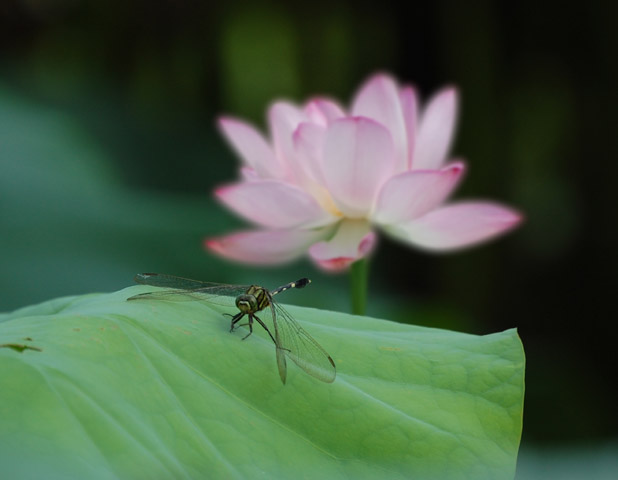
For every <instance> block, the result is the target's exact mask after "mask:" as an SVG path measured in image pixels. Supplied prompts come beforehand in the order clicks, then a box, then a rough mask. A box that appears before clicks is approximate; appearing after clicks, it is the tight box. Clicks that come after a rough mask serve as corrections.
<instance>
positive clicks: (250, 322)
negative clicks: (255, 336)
mask: <svg viewBox="0 0 618 480" xmlns="http://www.w3.org/2000/svg"><path fill="white" fill-rule="evenodd" d="M238 320H240V318H239V319H238ZM260 323H261V322H260ZM246 325H249V333H247V335H245V336H244V337H242V339H243V340H244V339H245V338H247V337H248V336H249V335H251V334H252V333H253V314H252V313H250V314H249V322H248V323H245V324H244V325H243V326H246Z"/></svg>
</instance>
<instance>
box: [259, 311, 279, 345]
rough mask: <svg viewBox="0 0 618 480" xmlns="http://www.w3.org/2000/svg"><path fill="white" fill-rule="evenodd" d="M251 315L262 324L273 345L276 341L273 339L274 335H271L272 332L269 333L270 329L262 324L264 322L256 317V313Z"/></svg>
mask: <svg viewBox="0 0 618 480" xmlns="http://www.w3.org/2000/svg"><path fill="white" fill-rule="evenodd" d="M253 317H254V318H255V319H256V320H257V321H258V322H259V323H260V325H262V327H264V330H266V331H267V332H268V335H270V338H271V339H272V341H273V343H274V344H275V345H277V341H276V340H275V337H273V334H272V333H270V330H269V329H268V327H267V326H266V325H265V324H264V322H263V321H262V320H260V317H258V316H257V315H253Z"/></svg>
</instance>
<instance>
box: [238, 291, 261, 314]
mask: <svg viewBox="0 0 618 480" xmlns="http://www.w3.org/2000/svg"><path fill="white" fill-rule="evenodd" d="M236 307H238V310H240V311H241V312H242V313H255V312H257V311H258V301H257V299H256V298H255V296H254V295H249V294H245V295H238V297H236Z"/></svg>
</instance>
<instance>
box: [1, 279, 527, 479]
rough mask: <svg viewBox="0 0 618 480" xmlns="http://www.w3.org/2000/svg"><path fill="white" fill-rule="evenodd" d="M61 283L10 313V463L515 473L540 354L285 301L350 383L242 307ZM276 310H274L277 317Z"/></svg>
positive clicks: (453, 475) (4, 351)
mask: <svg viewBox="0 0 618 480" xmlns="http://www.w3.org/2000/svg"><path fill="white" fill-rule="evenodd" d="M149 290H152V289H151V288H147V287H142V286H137V287H131V288H127V289H125V290H122V291H119V292H116V293H112V294H94V295H86V296H80V297H72V298H61V299H56V300H52V301H48V302H46V303H43V304H40V305H36V306H32V307H26V308H23V309H21V310H18V311H16V312H14V313H11V314H4V315H2V316H0V385H1V386H2V387H1V390H0V465H1V469H2V474H3V477H4V478H12V479H15V478H46V479H50V478H88V479H104V478H140V479H144V478H329V479H332V478H354V479H357V478H383V477H388V478H418V479H431V478H439V479H460V478H461V479H463V478H474V479H484V478H487V479H492V480H496V479H507V478H508V479H512V478H513V477H514V473H515V464H516V459H517V451H518V447H519V441H520V435H521V426H522V408H523V391H524V353H523V349H522V345H521V342H520V340H519V337H518V336H517V333H516V331H515V330H507V331H505V332H501V333H496V334H491V335H486V336H475V335H467V334H462V333H456V332H451V331H444V330H436V329H429V328H421V327H414V326H409V325H402V324H396V323H393V322H389V321H385V320H377V319H373V318H367V317H358V316H351V315H345V314H340V313H335V312H326V311H319V310H315V309H310V308H298V307H286V308H287V310H288V312H289V313H290V314H291V315H292V316H293V317H294V318H296V319H297V320H298V322H299V323H300V324H302V326H303V328H305V330H307V332H309V333H310V334H311V335H312V336H313V337H314V338H315V339H316V340H317V341H318V342H319V343H320V344H321V345H322V346H323V347H324V348H325V349H326V350H327V351H328V352H329V353H330V355H331V356H332V357H333V359H334V361H335V362H336V364H337V378H336V380H335V381H334V383H330V384H329V383H324V382H320V381H319V380H317V379H315V378H313V377H311V376H309V375H307V374H306V373H305V372H304V371H303V370H301V369H300V368H298V367H297V366H296V365H295V364H294V363H293V362H288V377H287V384H286V385H283V384H282V383H281V381H280V379H279V375H278V373H277V365H276V361H275V348H274V345H273V342H272V341H271V340H270V338H269V337H268V336H267V334H266V333H265V332H264V331H263V330H262V329H261V328H260V327H259V326H258V327H256V329H255V330H254V334H253V335H252V336H250V337H248V338H247V339H246V340H245V341H241V338H242V337H243V336H244V335H245V334H246V332H243V331H242V330H243V329H242V328H241V329H240V330H237V331H235V332H233V333H230V332H229V317H224V316H223V315H222V313H224V312H225V313H234V309H233V308H231V309H230V308H226V307H224V306H218V305H214V304H210V303H204V302H168V301H136V302H135V301H134V302H127V301H126V298H127V297H130V296H132V295H135V294H138V293H143V292H146V291H149ZM261 318H262V319H264V320H265V321H266V320H267V319H268V315H267V314H264V315H261Z"/></svg>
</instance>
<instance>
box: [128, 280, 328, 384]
mask: <svg viewBox="0 0 618 480" xmlns="http://www.w3.org/2000/svg"><path fill="white" fill-rule="evenodd" d="M135 281H136V282H137V283H140V284H142V285H149V286H152V287H162V288H165V289H166V290H159V291H154V292H148V293H141V294H139V295H135V296H133V297H129V298H128V299H127V300H171V301H191V300H200V301H205V302H209V303H215V304H223V305H229V304H230V303H231V302H232V299H233V302H234V304H235V305H236V308H238V310H239V311H238V313H236V314H235V315H230V314H226V315H229V316H231V317H232V320H231V324H230V332H233V331H234V329H235V328H237V327H240V326H248V327H249V333H248V334H247V335H245V336H244V337H243V340H245V339H246V338H247V337H249V336H250V335H251V334H252V333H253V322H254V321H257V322H258V323H259V324H260V325H261V326H262V327H263V328H264V330H266V332H267V333H268V335H269V336H270V338H271V340H272V341H273V343H274V344H275V352H276V359H277V367H278V370H279V377H280V378H281V381H282V382H283V384H284V385H285V381H286V378H287V362H286V357H287V358H290V359H292V361H294V363H296V365H298V366H299V367H300V368H301V369H303V370H304V371H305V372H307V373H308V374H309V375H311V376H312V377H314V378H317V379H318V380H321V381H323V382H327V383H331V382H333V381H334V380H335V376H336V367H335V362H334V361H333V359H332V357H331V356H330V355H329V354H328V353H327V352H326V350H324V348H322V346H321V345H320V344H319V343H318V342H317V341H316V340H314V338H313V337H312V336H311V335H309V334H308V333H307V332H306V331H305V330H304V329H303V328H302V327H301V326H300V325H299V324H298V322H297V321H296V320H294V318H293V317H292V316H291V315H290V314H289V313H288V312H287V311H286V310H285V309H284V308H283V307H282V306H281V305H279V304H278V303H277V302H276V301H275V300H274V298H273V297H275V295H278V294H279V293H281V292H285V291H286V290H289V289H290V288H304V287H306V286H307V285H309V284H310V283H311V280H309V279H308V278H301V279H299V280H297V281H295V282H290V283H288V284H286V285H282V286H281V287H278V288H275V289H274V290H268V289H266V288H264V287H261V286H259V285H226V284H224V283H211V282H202V281H200V280H190V279H188V278H182V277H176V276H174V275H166V274H161V273H139V274H137V275H136V276H135ZM230 297H231V298H230ZM267 308H270V313H271V316H272V324H273V330H274V333H273V332H271V330H270V329H269V328H268V326H267V325H266V324H265V323H264V322H263V321H262V320H261V319H260V317H258V316H257V313H258V312H262V311H265V310H266V309H267ZM245 317H247V323H243V324H240V323H239V322H240V321H241V320H242V319H243V318H245Z"/></svg>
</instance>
